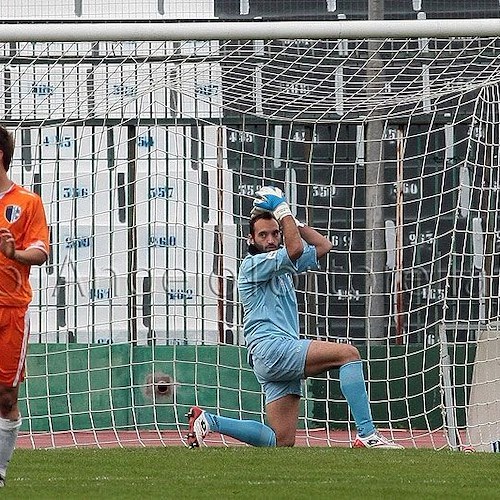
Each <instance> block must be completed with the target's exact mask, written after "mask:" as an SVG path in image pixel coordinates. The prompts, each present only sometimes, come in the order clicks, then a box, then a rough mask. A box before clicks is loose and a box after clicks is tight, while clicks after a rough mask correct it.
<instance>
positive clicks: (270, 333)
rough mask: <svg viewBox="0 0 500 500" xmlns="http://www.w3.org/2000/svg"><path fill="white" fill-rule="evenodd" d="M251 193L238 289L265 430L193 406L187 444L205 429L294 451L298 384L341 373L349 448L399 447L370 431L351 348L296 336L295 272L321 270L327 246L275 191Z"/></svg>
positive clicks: (194, 444) (197, 440)
mask: <svg viewBox="0 0 500 500" xmlns="http://www.w3.org/2000/svg"><path fill="white" fill-rule="evenodd" d="M256 196H257V197H256V199H255V200H254V204H253V210H252V213H251V219H250V235H249V236H248V250H249V254H248V256H247V257H246V258H245V259H244V260H243V262H242V264H241V267H240V271H239V276H238V290H239V294H240V298H241V301H242V303H243V309H244V317H243V327H244V335H245V342H246V345H247V348H248V353H249V361H250V364H251V366H252V368H253V370H254V373H255V375H256V377H257V380H258V381H259V382H260V384H261V385H262V388H263V391H264V393H265V405H266V417H267V422H268V425H265V424H263V423H261V422H258V421H254V420H238V419H233V418H227V417H222V416H219V415H214V414H211V413H208V412H206V411H204V410H202V409H201V408H199V407H197V406H193V407H192V408H191V410H190V411H189V413H188V415H187V416H188V423H189V433H188V436H187V441H188V445H189V446H190V447H191V448H194V447H198V446H200V445H201V444H202V443H203V440H204V438H205V437H206V436H207V435H208V434H209V433H210V432H219V433H221V434H224V435H227V436H231V437H233V438H236V439H238V440H240V441H242V442H244V443H247V444H250V445H253V446H293V445H294V444H295V436H296V431H297V423H298V418H299V405H300V397H301V395H302V392H301V386H302V381H303V380H304V379H305V378H307V377H311V376H315V375H318V374H320V373H323V372H325V371H328V370H330V369H332V368H340V370H339V377H340V387H341V390H342V393H343V394H344V396H345V398H346V400H347V403H348V404H349V407H350V410H351V413H352V415H353V417H354V420H355V423H356V428H357V436H356V439H355V440H354V442H353V443H352V446H353V447H355V448H402V446H400V445H399V444H396V443H394V442H392V441H389V440H388V439H386V438H385V437H384V436H382V435H381V434H379V432H378V431H377V430H376V429H375V426H374V424H373V420H372V416H371V411H370V405H369V402H368V396H367V392H366V387H365V380H364V376H363V366H362V361H361V359H360V356H359V352H358V350H357V349H356V347H354V346H352V345H350V344H339V343H333V342H328V341H320V340H304V339H300V338H299V321H298V306H297V299H296V296H295V288H294V284H293V275H294V274H296V273H303V272H306V271H308V270H310V269H318V267H319V265H318V259H320V258H321V257H323V256H324V255H326V254H327V253H328V252H329V251H330V250H331V249H332V244H331V242H330V241H329V240H328V239H327V238H325V237H324V236H322V235H321V234H320V233H318V232H317V231H316V230H314V229H312V228H311V227H308V226H305V225H304V224H302V223H300V222H298V221H297V220H296V219H295V218H294V217H293V215H292V213H291V211H290V208H289V206H288V204H287V202H286V200H285V197H284V196H283V193H282V191H281V190H280V189H278V188H276V187H263V188H262V189H260V191H258V192H257V193H256ZM282 238H283V241H282ZM282 243H284V244H282Z"/></svg>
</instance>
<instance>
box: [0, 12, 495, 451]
mask: <svg viewBox="0 0 500 500" xmlns="http://www.w3.org/2000/svg"><path fill="white" fill-rule="evenodd" d="M398 37H399V38H414V39H419V40H422V39H426V38H427V37H435V38H448V37H450V38H451V37H464V38H467V37H475V38H476V37H492V38H496V37H500V19H458V20H457V19H446V20H444V19H439V20H437V19H436V20H428V19H422V20H410V21H406V20H405V21H398V20H377V21H375V20H369V21H312V22H307V23H303V22H300V21H261V20H256V21H244V22H221V21H196V22H191V23H186V22H148V23H146V22H126V23H122V22H120V23H117V22H106V23H104V22H96V23H52V22H51V23H38V22H33V23H21V24H17V23H3V24H0V39H2V40H3V41H4V42H96V41H103V42H104V41H161V42H165V41H177V40H179V41H180V40H183V41H193V40H203V41H207V40H276V39H309V40H355V39H364V40H368V41H369V42H372V41H373V42H374V43H375V44H377V43H379V42H382V41H383V40H384V39H386V38H398ZM368 66H369V64H368ZM376 69H377V68H375V70H376ZM424 93H425V89H424ZM419 99H420V100H421V101H424V98H423V97H422V96H420V97H419ZM257 114H258V113H257ZM371 118H373V119H375V120H376V118H377V117H376V115H375V116H373V117H371ZM348 119H349V118H348ZM283 121H286V119H283ZM398 146H399V144H398ZM217 147H218V148H219V149H222V139H221V142H220V144H219V142H218V143H217ZM218 208H219V207H218ZM220 208H221V210H220V212H221V213H222V210H223V207H222V206H221V207H220ZM220 253H221V254H222V253H223V252H222V251H221V252H220ZM367 337H368V338H372V337H371V335H368V336H367ZM439 337H440V338H439V342H440V356H441V359H440V361H441V363H440V369H441V382H442V384H441V388H442V391H443V394H444V399H445V402H446V404H445V407H446V409H445V410H443V412H444V413H445V415H444V416H443V418H444V420H445V422H446V424H445V426H446V429H445V430H446V433H447V442H448V444H449V446H450V447H451V448H452V449H460V447H461V446H462V445H463V442H462V441H461V439H460V438H459V437H458V428H457V424H456V416H455V413H454V410H453V409H454V408H455V401H454V398H455V396H454V393H453V388H452V385H453V380H452V375H451V361H450V356H449V353H448V345H447V333H446V325H443V326H442V327H441V328H440V330H439Z"/></svg>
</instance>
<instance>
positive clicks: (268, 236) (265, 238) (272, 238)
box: [248, 214, 282, 255]
mask: <svg viewBox="0 0 500 500" xmlns="http://www.w3.org/2000/svg"><path fill="white" fill-rule="evenodd" d="M281 240H282V238H281V231H280V227H279V224H278V222H277V220H276V219H275V218H274V217H272V216H271V217H267V216H264V214H263V215H261V216H257V217H255V219H253V220H252V224H251V226H250V235H249V236H248V251H249V253H250V254H252V255H255V254H257V253H264V252H272V251H273V250H278V248H280V246H281Z"/></svg>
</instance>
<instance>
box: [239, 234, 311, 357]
mask: <svg viewBox="0 0 500 500" xmlns="http://www.w3.org/2000/svg"><path fill="white" fill-rule="evenodd" d="M318 268H319V265H318V259H317V255H316V248H315V247H314V246H312V245H308V244H306V243H305V242H304V251H303V253H302V255H301V256H300V257H299V258H298V259H297V261H295V262H292V261H291V260H290V258H289V257H288V253H287V251H286V249H285V248H284V247H283V248H280V249H279V250H274V251H272V252H267V253H259V254H257V255H248V256H247V257H245V259H244V260H243V262H242V264H241V267H240V271H239V275H238V291H239V294H240V299H241V301H242V303H243V310H244V315H243V328H244V334H245V341H246V344H247V346H248V347H250V348H251V346H252V344H253V343H254V342H256V341H258V340H259V339H262V338H264V337H266V338H267V337H269V336H270V335H274V336H287V337H292V338H299V314H298V307H297V297H296V295H295V287H294V284H293V275H294V274H298V273H303V272H305V271H308V270H311V269H318Z"/></svg>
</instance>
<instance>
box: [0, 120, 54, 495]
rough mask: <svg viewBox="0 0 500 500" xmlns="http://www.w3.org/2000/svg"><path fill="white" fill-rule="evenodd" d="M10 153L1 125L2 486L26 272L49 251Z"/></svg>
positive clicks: (35, 206) (23, 345) (13, 416)
mask: <svg viewBox="0 0 500 500" xmlns="http://www.w3.org/2000/svg"><path fill="white" fill-rule="evenodd" d="M13 154H14V137H13V135H12V134H11V133H10V132H9V131H8V130H6V129H5V128H4V127H2V126H0V487H2V486H4V485H5V474H6V472H7V465H8V463H9V461H10V459H11V457H12V453H13V451H14V446H15V443H16V439H17V433H18V429H19V427H20V426H21V414H20V413H19V408H18V404H17V400H18V394H19V384H20V383H21V382H22V381H23V380H24V368H25V360H26V349H27V345H28V336H29V318H28V305H29V303H30V302H31V296H32V292H31V286H30V283H29V274H30V268H31V266H32V265H41V264H43V263H44V262H45V261H46V260H47V256H48V252H49V229H48V227H47V221H46V218H45V211H44V209H43V205H42V200H41V199H40V197H39V196H38V195H36V194H35V193H32V192H31V191H28V190H27V189H24V188H23V187H21V186H18V185H17V184H15V183H14V182H12V181H11V180H10V178H9V176H8V175H7V172H8V170H9V167H10V163H11V160H12V156H13Z"/></svg>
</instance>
